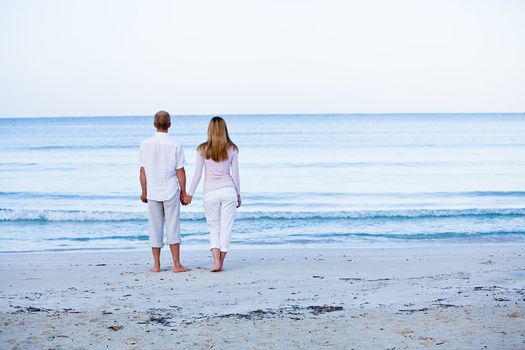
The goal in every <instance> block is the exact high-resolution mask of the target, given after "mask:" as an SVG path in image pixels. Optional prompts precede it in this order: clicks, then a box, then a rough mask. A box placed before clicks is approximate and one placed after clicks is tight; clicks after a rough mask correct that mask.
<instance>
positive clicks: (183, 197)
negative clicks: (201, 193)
mask: <svg viewBox="0 0 525 350" xmlns="http://www.w3.org/2000/svg"><path fill="white" fill-rule="evenodd" d="M191 198H192V197H191V196H188V195H187V194H182V193H181V195H180V202H181V203H182V205H188V204H190V203H191Z"/></svg>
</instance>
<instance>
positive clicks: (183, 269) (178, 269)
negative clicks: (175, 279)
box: [173, 265, 191, 272]
mask: <svg viewBox="0 0 525 350" xmlns="http://www.w3.org/2000/svg"><path fill="white" fill-rule="evenodd" d="M190 270H191V269H188V268H187V267H184V266H182V265H177V266H174V267H173V272H188V271H190Z"/></svg>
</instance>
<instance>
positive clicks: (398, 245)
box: [0, 240, 525, 257]
mask: <svg viewBox="0 0 525 350" xmlns="http://www.w3.org/2000/svg"><path fill="white" fill-rule="evenodd" d="M500 245H501V246H520V245H523V246H525V241H523V240H508V241H502V242H498V241H494V240H491V241H480V240H472V241H471V242H469V241H453V240H447V241H444V240H428V241H421V240H419V241H417V242H410V241H409V240H403V241H399V242H388V243H385V242H372V241H367V242H359V243H357V244H355V243H343V244H336V243H327V244H318V243H309V244H268V245H259V244H253V245H249V244H239V243H234V244H232V246H233V247H232V249H231V251H232V252H236V251H249V250H254V251H260V250H269V251H272V250H276V251H281V250H306V251H311V250H348V249H350V250H352V249H359V250H361V249H363V250H367V249H372V250H374V249H379V250H385V249H409V248H414V249H424V248H430V247H438V248H443V247H464V248H466V247H472V246H500ZM150 249H151V248H150V247H149V246H145V247H140V248H136V247H129V248H113V247H107V248H106V247H101V248H75V249H67V248H64V249H60V248H58V249H46V250H23V251H0V257H1V256H3V255H25V254H75V253H82V254H84V253H103V252H106V253H126V252H127V253H129V252H151V250H150ZM165 249H168V250H169V246H168V245H167V244H165V245H164V247H163V248H162V250H165ZM184 251H188V252H199V251H201V252H207V251H209V247H208V245H197V244H189V245H185V244H184V242H182V244H181V252H182V253H183V252H184Z"/></svg>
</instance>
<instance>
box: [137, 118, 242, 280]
mask: <svg viewBox="0 0 525 350" xmlns="http://www.w3.org/2000/svg"><path fill="white" fill-rule="evenodd" d="M153 125H154V126H155V128H156V129H157V132H156V133H155V135H153V136H152V137H150V138H147V139H145V140H144V141H142V142H141V143H140V152H139V163H140V185H141V187H142V194H141V196H140V199H141V201H142V202H144V203H147V204H148V222H149V243H150V246H151V250H152V253H153V261H154V265H153V269H152V271H153V272H159V271H160V250H161V248H162V247H163V246H164V242H163V241H164V226H165V227H166V236H167V240H166V242H167V244H168V245H169V246H170V250H171V254H172V257H173V271H174V272H186V271H189V269H188V268H186V267H184V266H183V265H182V264H181V262H180V241H181V236H180V204H183V205H188V204H190V203H191V201H192V199H193V195H194V194H195V190H196V189H197V186H198V184H199V182H200V180H201V176H202V171H203V169H204V173H205V176H204V212H205V215H206V222H207V224H208V228H209V231H210V249H211V253H212V255H213V266H212V268H211V270H210V271H212V272H219V271H222V268H223V265H224V259H225V258H226V254H227V253H228V251H229V246H230V237H231V231H232V227H233V221H234V217H235V211H236V209H237V208H238V207H240V206H241V195H240V183H239V164H238V157H237V155H238V151H239V150H238V148H237V146H236V145H235V144H234V143H233V142H232V141H231V140H230V136H229V135H228V128H227V127H226V122H225V121H224V119H222V118H221V117H213V118H212V119H211V120H210V123H209V126H208V140H207V141H206V142H203V143H201V144H200V145H199V146H198V147H197V161H196V165H195V174H194V175H193V180H192V182H191V186H190V189H189V191H188V192H186V172H185V170H184V165H185V158H184V150H183V148H182V146H181V144H180V143H178V142H177V141H175V140H173V139H172V138H170V137H169V136H168V129H169V128H170V126H171V117H170V115H169V113H168V112H165V111H160V112H157V113H156V114H155V120H154V123H153ZM230 169H231V171H230Z"/></svg>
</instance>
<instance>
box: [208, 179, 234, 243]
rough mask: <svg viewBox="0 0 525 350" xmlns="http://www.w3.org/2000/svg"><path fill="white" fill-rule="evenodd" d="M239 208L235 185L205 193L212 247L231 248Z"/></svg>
mask: <svg viewBox="0 0 525 350" xmlns="http://www.w3.org/2000/svg"><path fill="white" fill-rule="evenodd" d="M236 209H237V192H236V191H235V188H233V187H225V188H220V189H218V190H215V191H211V192H208V193H206V194H205V195H204V212H205V214H206V222H207V223H208V229H209V230H210V249H213V248H219V249H220V251H221V252H227V251H229V249H230V237H231V233H232V228H233V220H234V219H235V211H236Z"/></svg>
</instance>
